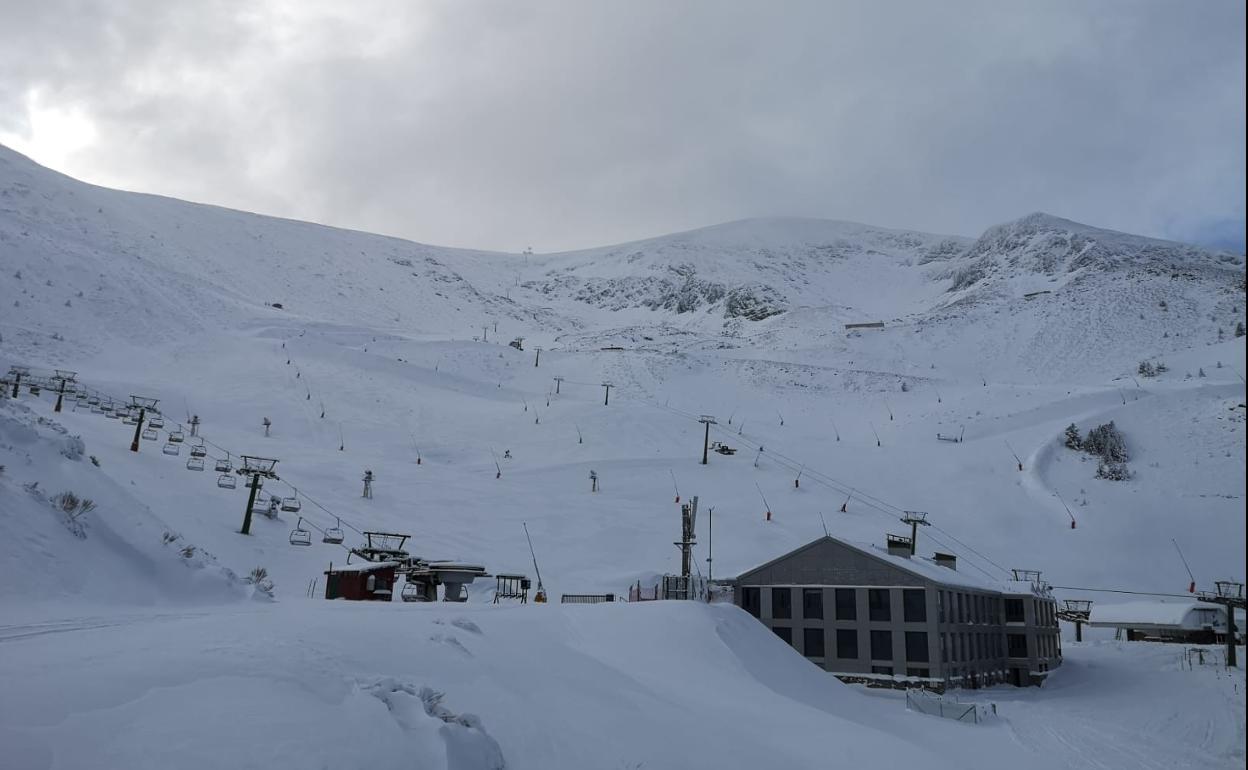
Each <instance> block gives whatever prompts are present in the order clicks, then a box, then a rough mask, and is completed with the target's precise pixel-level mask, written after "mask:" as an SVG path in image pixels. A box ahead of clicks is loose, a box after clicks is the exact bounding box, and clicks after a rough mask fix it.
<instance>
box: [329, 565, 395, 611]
mask: <svg viewBox="0 0 1248 770" xmlns="http://www.w3.org/2000/svg"><path fill="white" fill-rule="evenodd" d="M398 566H399V564H398V562H393V561H379V562H365V563H363V564H348V565H346V566H344V567H338V568H336V569H335V568H334V566H333V565H332V564H331V565H330V567H329V569H328V570H326V571H325V598H326V599H349V600H351V601H356V602H388V601H390V598H391V596H392V595H393V593H394V573H395V569H396V568H397V567H398Z"/></svg>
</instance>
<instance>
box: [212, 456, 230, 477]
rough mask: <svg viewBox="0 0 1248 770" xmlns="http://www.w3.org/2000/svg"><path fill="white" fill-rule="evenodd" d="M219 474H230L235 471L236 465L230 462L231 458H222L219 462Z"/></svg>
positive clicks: (217, 467)
mask: <svg viewBox="0 0 1248 770" xmlns="http://www.w3.org/2000/svg"><path fill="white" fill-rule="evenodd" d="M216 470H217V473H229V472H230V471H232V470H234V464H233V463H231V462H230V458H228V457H222V458H219V459H218V460H217V465H216Z"/></svg>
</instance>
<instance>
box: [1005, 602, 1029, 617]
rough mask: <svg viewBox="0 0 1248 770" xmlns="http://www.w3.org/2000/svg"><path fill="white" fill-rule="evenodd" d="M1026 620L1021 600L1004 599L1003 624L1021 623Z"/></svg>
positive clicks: (1025, 612)
mask: <svg viewBox="0 0 1248 770" xmlns="http://www.w3.org/2000/svg"><path fill="white" fill-rule="evenodd" d="M1026 619H1027V610H1026V605H1024V604H1023V600H1022V599H1006V600H1005V622H1006V623H1022V622H1023V621H1024V620H1026Z"/></svg>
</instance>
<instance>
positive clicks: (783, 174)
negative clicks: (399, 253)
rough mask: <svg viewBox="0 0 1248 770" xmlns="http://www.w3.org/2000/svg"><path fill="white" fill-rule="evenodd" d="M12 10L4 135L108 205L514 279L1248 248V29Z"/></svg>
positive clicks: (996, 16)
mask: <svg viewBox="0 0 1248 770" xmlns="http://www.w3.org/2000/svg"><path fill="white" fill-rule="evenodd" d="M0 11H2V13H0V17H2V18H4V19H5V20H6V23H5V24H3V25H0V136H5V135H7V136H18V137H25V136H29V135H30V132H31V130H32V129H31V124H30V114H31V110H30V108H31V106H32V105H35V106H36V107H37V108H41V109H49V108H51V109H57V110H64V111H71V112H74V113H76V114H80V115H82V116H84V117H85V118H86V119H87V120H88V121H89V122H90V123H91V125H92V126H93V129H94V140H93V141H92V142H91V143H90V144H88V145H86V146H84V147H82V148H80V149H78V150H77V151H75V152H74V153H72V154H69V155H67V156H66V157H65V158H64V159H63V162H61V163H59V164H57V168H58V170H61V171H64V172H66V173H69V174H71V175H73V176H77V177H79V178H83V179H86V180H87V181H91V182H95V183H98V184H105V185H109V186H118V187H123V188H126V189H135V190H142V191H145V192H156V193H161V194H165V195H172V196H175V197H182V198H187V199H190V200H196V201H201V202H206V203H215V204H219V205H225V206H231V207H235V208H242V209H247V210H253V211H259V212H262V213H270V214H276V215H280V216H288V217H295V218H300V219H310V220H313V221H318V222H324V223H327V224H333V225H339V226H345V227H352V228H357V229H363V230H371V231H375V232H382V233H387V234H392V235H398V236H401V237H406V238H411V239H413V240H419V241H424V242H427V243H437V244H443V245H453V246H466V247H474V248H493V249H501V250H509V251H519V250H521V249H523V248H524V247H525V246H532V247H533V248H534V249H535V250H537V251H555V250H560V249H568V248H577V247H586V246H595V245H603V244H606V243H613V242H620V241H625V240H631V239H636V238H641V237H647V236H651V235H658V234H662V233H665V232H671V231H676V230H683V229H689V228H692V227H698V226H702V225H707V224H713V223H716V222H721V221H726V220H731V219H737V218H743V217H753V216H772V215H785V216H810V217H827V218H834V219H847V220H853V221H859V222H866V223H870V224H876V225H882V226H889V227H898V228H907V229H916V230H927V231H932V232H944V233H957V234H963V235H977V234H978V233H979V232H981V231H982V230H983V229H984V228H985V227H987V226H989V225H992V224H995V223H998V222H1002V221H1006V220H1009V219H1013V218H1016V217H1018V216H1022V215H1023V214H1026V213H1028V212H1030V211H1034V210H1044V211H1048V212H1049V213H1052V214H1057V215H1060V216H1065V217H1069V218H1071V219H1076V220H1079V221H1083V222H1087V223H1089V224H1093V225H1097V226H1102V227H1110V228H1114V229H1119V230H1126V231H1130V232H1136V233H1141V234H1145V235H1152V236H1156V237H1166V238H1174V239H1179V240H1189V241H1195V242H1204V243H1206V244H1213V245H1219V246H1225V247H1231V248H1235V249H1237V250H1242V249H1243V243H1244V216H1245V215H1244V211H1245V193H1244V185H1245V172H1244V165H1245V152H1244V136H1245V118H1244V87H1245V77H1244V66H1245V59H1244V57H1245V45H1244V3H1243V2H1242V0H1240V1H1235V0H1211V1H1210V2H1202V3H1195V4H1191V3H1174V2H1151V1H1147V2H1146V1H1141V2H1109V1H1107V2H1096V3H1087V2H1034V3H1022V2H1000V1H996V2H953V3H931V2H880V3H868V2H847V3H822V2H820V3H799V2H788V3H780V4H775V3H767V4H755V3H746V2H734V3H711V2H686V3H667V2H648V1H640V2H629V3H612V4H607V3H584V2H535V3H519V2H516V3H503V2H496V3H487V2H481V3H468V2H435V3H408V2H397V1H395V2H377V3H371V4H365V3H359V4H344V3H339V2H324V1H318V2H290V1H289V0H287V1H286V2H276V1H275V2H218V3H212V4H200V3H170V2H129V3H108V2H101V3H90V2H87V3H83V2H69V1H68V0H45V1H44V2H40V3H30V2H17V1H16V0H0ZM32 95H33V96H32ZM36 160H39V158H38V157H36Z"/></svg>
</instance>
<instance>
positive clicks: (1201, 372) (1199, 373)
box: [1196, 368, 1207, 377]
mask: <svg viewBox="0 0 1248 770" xmlns="http://www.w3.org/2000/svg"><path fill="white" fill-rule="evenodd" d="M1196 376H1197V377H1205V376H1207V375H1206V374H1205V370H1204V368H1201V369H1198V370H1196Z"/></svg>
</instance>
